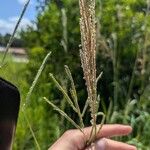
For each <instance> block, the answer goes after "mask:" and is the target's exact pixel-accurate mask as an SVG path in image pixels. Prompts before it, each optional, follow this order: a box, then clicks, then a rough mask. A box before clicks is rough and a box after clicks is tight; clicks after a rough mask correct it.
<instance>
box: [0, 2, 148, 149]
mask: <svg viewBox="0 0 150 150" xmlns="http://www.w3.org/2000/svg"><path fill="white" fill-rule="evenodd" d="M96 6H97V7H96V16H97V23H96V26H97V32H98V34H97V75H98V74H100V73H101V71H102V72H103V75H102V78H101V79H100V81H99V83H98V94H100V97H101V102H100V108H99V110H100V111H103V112H104V113H105V114H106V123H125V124H131V125H132V126H133V129H134V132H133V133H132V135H131V136H129V137H126V138H120V139H119V140H123V141H124V140H125V141H128V142H129V143H132V144H135V145H136V146H137V147H138V150H147V149H149V147H150V142H149V139H150V134H149V133H150V109H149V107H150V94H149V93H150V79H149V77H150V40H149V38H150V24H149V22H150V15H149V13H150V12H149V11H150V2H149V1H147V2H145V1H144V0H136V1H135V0H120V1H118V0H109V1H106V0H104V1H97V5H96ZM39 8H41V9H39V10H38V11H39V13H38V16H37V20H36V27H37V28H36V29H34V28H32V27H29V28H28V30H27V31H22V32H21V38H22V40H23V41H24V42H25V47H26V48H27V50H28V56H29V59H30V61H29V63H28V64H27V65H24V64H16V63H12V62H11V61H10V62H9V60H10V59H11V57H9V58H10V59H9V60H8V63H7V64H6V66H4V67H3V68H2V69H1V70H0V75H1V76H3V77H5V78H6V79H8V80H10V81H12V82H13V83H15V84H16V85H18V87H19V88H20V91H21V94H22V105H21V107H22V106H23V104H24V103H25V97H26V94H27V92H28V89H29V87H30V86H31V83H32V82H33V80H34V77H35V75H36V73H37V70H38V68H39V67H40V65H41V63H42V61H43V59H44V57H45V56H46V54H47V53H48V52H49V51H52V54H51V57H50V59H49V60H48V62H47V64H46V66H45V68H44V70H43V72H42V74H41V77H40V79H39V81H38V83H37V85H36V86H35V88H34V90H33V94H32V96H31V97H30V101H29V102H28V103H27V107H26V108H25V114H26V115H27V117H28V120H29V122H30V125H31V127H32V129H33V131H34V133H35V136H36V138H37V140H38V143H39V145H40V147H41V149H42V150H43V149H47V148H48V147H49V146H50V145H51V144H52V143H53V142H54V141H55V140H56V139H57V138H58V137H59V136H60V135H61V134H62V132H64V131H65V130H66V129H68V128H72V127H73V126H72V125H71V124H70V123H69V122H66V120H64V118H63V117H61V116H60V115H59V114H57V113H56V112H55V111H53V109H52V108H51V107H49V105H48V104H47V103H45V102H44V101H43V97H47V98H48V99H49V100H51V101H52V102H53V103H54V104H55V105H57V106H59V108H61V109H62V110H64V111H65V112H66V113H67V114H69V116H70V117H71V118H72V119H73V120H74V121H75V122H77V123H79V121H80V120H79V119H78V117H77V115H76V114H74V113H73V111H72V109H71V108H70V107H69V105H68V103H67V102H66V100H65V97H64V96H63V95H62V93H61V92H59V91H58V89H57V88H56V86H55V84H54V83H53V82H52V80H51V78H50V77H49V73H53V74H54V75H55V77H56V78H57V79H59V83H61V85H62V86H63V88H64V89H66V90H69V89H70V87H71V85H70V82H69V80H68V78H67V77H66V74H65V71H64V65H68V66H69V68H70V69H71V73H72V76H73V79H74V81H75V87H76V89H77V93H78V99H79V105H80V107H81V109H83V105H84V104H85V100H86V98H87V92H86V90H85V89H86V88H85V81H84V80H83V72H82V69H81V63H80V59H79V49H80V43H81V42H80V30H79V7H78V1H69V0H66V1H64V2H62V1H59V0H58V1H56V2H54V1H48V2H47V3H44V4H41V3H40V4H39ZM44 8H46V9H44ZM41 10H42V11H43V12H42V13H41V12H40V11H41ZM86 114H87V115H86V116H85V117H84V120H85V122H84V123H85V125H86V126H88V125H89V124H90V118H89V112H87V113H86ZM35 147H36V145H35V143H34V140H33V137H32V134H31V132H30V130H29V128H28V125H27V122H26V120H25V118H24V115H23V112H22V109H21V111H20V116H19V122H18V127H17V134H16V138H15V141H14V149H15V150H26V149H27V150H32V149H35Z"/></svg>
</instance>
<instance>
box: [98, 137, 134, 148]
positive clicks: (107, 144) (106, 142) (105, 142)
mask: <svg viewBox="0 0 150 150" xmlns="http://www.w3.org/2000/svg"><path fill="white" fill-rule="evenodd" d="M95 149H96V150H136V147H135V146H132V145H129V144H125V143H122V142H117V141H113V140H110V139H106V138H102V139H100V140H98V141H97V142H96V143H95Z"/></svg>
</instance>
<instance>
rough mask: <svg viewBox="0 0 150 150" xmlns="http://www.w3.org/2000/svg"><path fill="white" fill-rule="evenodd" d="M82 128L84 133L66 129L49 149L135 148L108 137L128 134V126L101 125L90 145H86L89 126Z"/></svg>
mask: <svg viewBox="0 0 150 150" xmlns="http://www.w3.org/2000/svg"><path fill="white" fill-rule="evenodd" d="M83 130H84V133H85V135H83V133H81V131H79V130H68V131H66V132H65V133H64V134H63V135H62V136H61V137H60V138H59V139H58V140H57V141H56V142H55V143H54V144H53V145H52V146H51V147H50V148H49V150H59V149H61V150H137V149H136V147H134V146H132V145H128V144H126V143H122V142H118V141H114V140H111V139H110V137H114V136H123V135H128V134H130V133H131V132H132V128H131V127H130V126H127V125H119V124H113V125H103V127H102V129H101V130H100V132H99V133H98V135H97V137H96V141H95V143H94V144H93V146H90V147H86V141H87V139H88V138H89V136H90V132H91V127H88V128H84V129H83Z"/></svg>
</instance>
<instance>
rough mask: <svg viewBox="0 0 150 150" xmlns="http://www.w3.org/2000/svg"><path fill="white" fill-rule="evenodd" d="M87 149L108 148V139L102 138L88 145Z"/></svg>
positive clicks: (101, 149)
mask: <svg viewBox="0 0 150 150" xmlns="http://www.w3.org/2000/svg"><path fill="white" fill-rule="evenodd" d="M85 150H106V139H105V138H101V139H99V140H97V141H96V142H95V143H93V144H92V145H90V146H89V147H87V148H86V149H85Z"/></svg>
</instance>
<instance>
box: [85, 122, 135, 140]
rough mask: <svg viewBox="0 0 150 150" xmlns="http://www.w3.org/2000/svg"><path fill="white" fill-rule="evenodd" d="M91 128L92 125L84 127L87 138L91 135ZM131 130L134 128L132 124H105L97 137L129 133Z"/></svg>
mask: <svg viewBox="0 0 150 150" xmlns="http://www.w3.org/2000/svg"><path fill="white" fill-rule="evenodd" d="M91 129H92V128H91V127H88V128H85V129H84V132H85V135H86V138H87V139H88V138H89V136H90V133H91ZM131 132H132V128H131V126H128V125H120V124H113V125H103V127H102V129H101V130H100V132H99V133H98V134H97V139H99V138H102V137H113V136H121V135H128V134H129V133H131Z"/></svg>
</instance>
